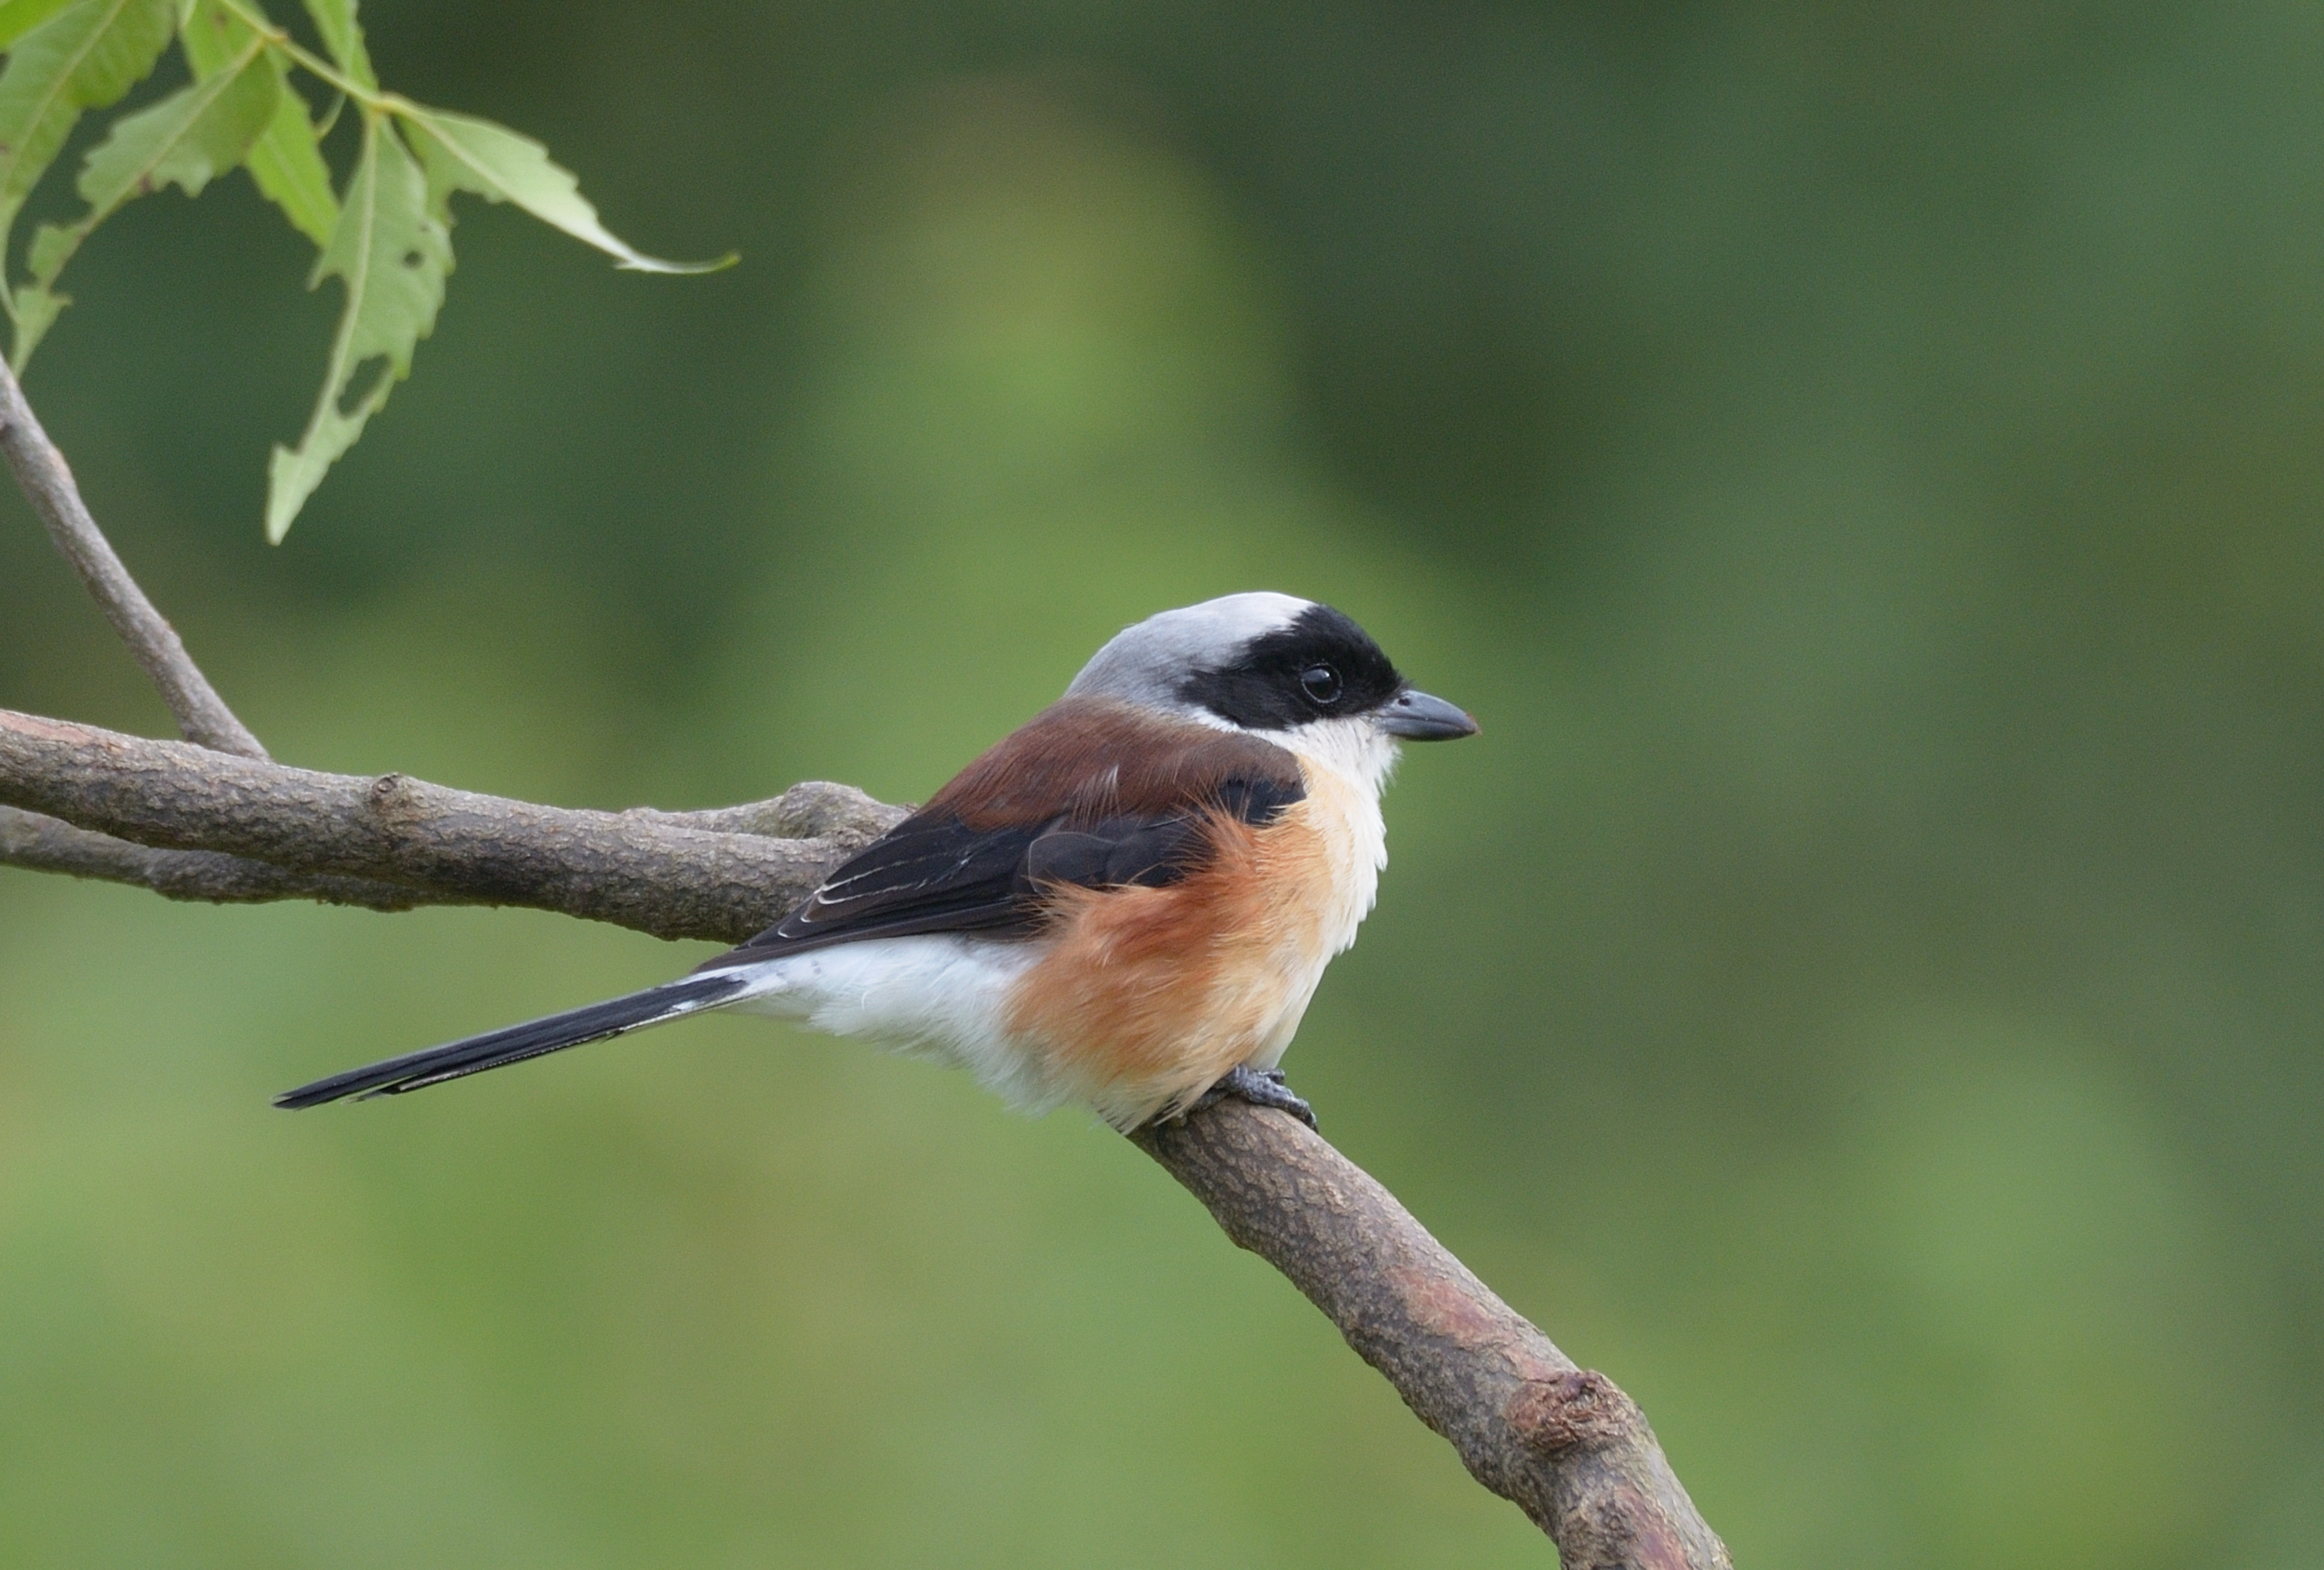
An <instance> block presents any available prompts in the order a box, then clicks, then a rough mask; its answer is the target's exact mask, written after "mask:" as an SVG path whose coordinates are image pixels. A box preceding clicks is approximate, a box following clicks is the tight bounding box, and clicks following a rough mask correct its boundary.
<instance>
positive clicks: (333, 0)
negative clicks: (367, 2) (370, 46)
mask: <svg viewBox="0 0 2324 1570" xmlns="http://www.w3.org/2000/svg"><path fill="white" fill-rule="evenodd" d="M307 14H308V15H309V16H311V17H313V18H314V19H315V31H316V32H319V33H321V34H322V35H323V47H324V48H325V49H327V50H328V51H331V58H332V59H333V60H337V61H338V62H339V69H341V70H343V71H345V72H346V73H347V75H348V76H350V77H352V78H355V81H356V82H358V83H360V84H361V85H362V86H364V87H366V88H374V89H376V88H378V87H379V78H377V77H375V76H374V75H372V69H371V54H370V52H369V51H366V50H365V49H364V36H363V28H362V27H361V26H360V25H358V24H357V23H356V22H355V0H307Z"/></svg>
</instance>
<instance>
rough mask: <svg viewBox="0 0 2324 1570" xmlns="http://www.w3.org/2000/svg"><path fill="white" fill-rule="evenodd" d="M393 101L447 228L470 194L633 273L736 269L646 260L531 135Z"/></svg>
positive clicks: (722, 263) (723, 262)
mask: <svg viewBox="0 0 2324 1570" xmlns="http://www.w3.org/2000/svg"><path fill="white" fill-rule="evenodd" d="M392 104H393V106H394V109H395V112H396V114H397V115H400V116H401V118H402V120H403V124H404V125H405V126H406V127H408V128H409V130H410V134H411V143H412V146H413V148H414V150H416V151H417V152H419V154H420V162H421V163H422V164H423V165H424V166H425V167H426V169H427V171H428V203H429V210H430V211H432V212H434V213H435V214H436V215H437V216H438V217H440V218H443V219H445V220H446V221H447V222H449V221H450V216H451V215H450V211H449V208H448V207H447V202H448V199H449V198H450V196H451V194H452V192H454V191H456V190H465V191H472V192H474V193H475V194H476V195H477V196H481V197H483V198H484V199H487V200H489V201H496V202H503V201H504V202H511V203H513V204H514V205H516V206H517V207H520V208H523V209H524V210H525V211H526V212H528V213H530V214H531V215H532V216H533V217H536V218H539V220H540V221H541V222H543V223H545V224H549V225H551V226H555V227H557V228H559V229H562V230H564V231H565V232H566V233H567V234H568V235H572V236H573V237H574V238H575V239H576V240H580V241H582V242H584V243H586V244H587V245H595V247H596V248H597V249H598V250H600V251H603V252H604V253H605V254H607V255H608V256H611V257H613V260H614V261H615V262H617V263H620V264H621V265H622V266H623V267H627V268H630V269H632V270H633V271H635V272H716V271H717V270H718V269H719V268H721V267H731V266H733V264H734V261H735V258H734V257H733V255H731V254H729V255H725V256H722V257H720V258H718V259H717V260H716V261H715V262H665V261H663V260H661V259H660V258H659V257H658V256H649V255H646V254H644V253H643V252H641V251H638V250H636V249H634V248H632V246H631V245H630V244H629V243H628V242H627V241H625V240H623V239H622V238H620V237H619V236H618V235H614V234H613V233H612V232H611V231H610V230H608V229H607V228H606V227H605V226H604V224H602V223H600V222H598V220H597V209H596V208H594V207H592V206H591V205H590V204H589V200H588V199H587V198H586V197H584V196H583V195H582V194H581V182H580V181H579V180H576V178H575V177H574V176H573V174H572V172H571V171H569V170H566V169H562V168H560V167H558V165H557V164H555V163H553V162H550V161H549V149H548V148H546V147H544V146H542V145H541V144H540V143H538V142H535V141H534V140H533V139H532V138H531V137H530V136H521V135H519V134H517V133H515V132H513V131H512V130H510V129H509V128H508V127H507V126H505V125H494V124H493V123H492V122H491V121H490V120H479V119H477V118H476V117H475V116H474V115H455V114H452V113H451V112H449V111H448V110H444V109H428V108H422V107H421V106H420V105H418V104H413V103H410V102H408V101H406V100H403V99H401V98H398V99H393V100H392Z"/></svg>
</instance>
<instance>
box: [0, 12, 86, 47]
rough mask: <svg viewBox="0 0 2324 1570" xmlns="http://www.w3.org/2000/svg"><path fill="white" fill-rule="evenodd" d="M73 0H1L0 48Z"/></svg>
mask: <svg viewBox="0 0 2324 1570" xmlns="http://www.w3.org/2000/svg"><path fill="white" fill-rule="evenodd" d="M71 4H72V0H0V49H6V48H7V47H8V46H9V45H10V44H12V43H14V42H16V41H17V40H18V39H20V38H22V37H23V36H24V34H26V33H28V32H32V29H34V28H35V27H38V26H39V25H40V24H41V23H43V22H46V21H47V20H48V19H49V18H50V17H51V16H54V15H55V14H57V13H58V12H60V11H62V10H63V9H64V8H65V7H66V6H67V5H71Z"/></svg>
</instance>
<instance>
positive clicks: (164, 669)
mask: <svg viewBox="0 0 2324 1570" xmlns="http://www.w3.org/2000/svg"><path fill="white" fill-rule="evenodd" d="M0 457H5V458H6V459H7V460H8V466H9V468H10V469H12V470H14V473H15V476H16V484H17V485H21V486H23V491H24V495H25V496H26V498H27V499H28V500H30V501H31V502H32V511H34V512H35V513H39V514H40V515H41V522H42V523H43V524H45V525H46V526H47V528H48V531H49V539H50V540H52V541H53V542H54V543H55V545H56V548H57V550H59V551H60V552H61V553H62V554H63V556H64V559H66V560H67V561H69V562H70V563H71V564H72V569H73V571H75V572H76V573H78V574H79V575H80V581H81V583H82V585H83V586H86V587H87V588H88V592H89V593H90V594H91V595H93V596H96V599H97V605H99V606H101V607H102V608H103V609H104V611H105V616H106V620H107V621H109V622H111V623H113V630H114V631H115V632H116V633H120V634H121V641H122V642H124V643H126V644H128V645H129V652H130V653H131V654H132V655H134V656H135V658H136V660H137V663H138V664H140V665H142V666H143V667H144V668H145V674H146V675H147V676H149V677H151V678H152V680H153V685H154V686H155V687H157V688H160V689H161V701H162V702H164V703H166V704H168V705H169V706H170V713H171V716H173V717H174V718H175V719H176V720H177V722H178V729H179V730H180V732H181V733H183V734H184V735H185V738H186V739H187V740H188V741H189V742H197V743H200V744H201V745H203V746H205V747H213V748H216V749H217V750H218V751H219V752H223V753H239V754H241V755H242V756H244V757H245V758H263V757H265V756H266V749H265V748H264V747H263V746H260V745H259V744H258V738H257V737H256V736H254V735H253V734H251V733H250V730H249V728H248V727H247V726H245V725H244V724H243V723H242V721H240V720H239V719H236V718H235V714H234V711H233V710H232V709H230V708H228V707H226V700H225V699H224V698H222V697H219V696H218V695H217V688H213V687H211V686H210V684H209V679H208V677H206V676H204V675H203V674H202V673H201V669H200V668H199V667H198V666H197V665H196V664H195V663H194V661H193V657H192V656H191V655H189V654H188V653H187V652H186V646H185V644H184V643H183V642H180V639H179V637H178V630H177V629H176V628H175V627H172V626H171V625H170V623H169V622H168V621H167V620H165V619H164V618H163V616H162V614H161V612H159V611H157V610H155V609H154V608H153V602H152V601H151V600H149V599H147V598H146V597H145V591H144V590H143V589H142V588H139V587H138V586H137V580H136V579H135V578H133V577H130V576H129V569H128V568H125V567H124V566H123V565H122V564H121V558H120V557H118V556H116V555H115V554H114V550H113V547H112V546H111V545H110V544H109V543H107V542H106V538H105V536H104V534H103V533H102V532H100V531H98V529H97V520H96V519H94V518H92V517H90V516H89V512H88V504H87V503H84V502H83V501H82V500H81V499H80V487H79V486H78V485H75V484H74V483H73V476H72V469H71V468H70V467H69V466H68V465H67V464H66V463H65V455H64V454H62V453H60V452H59V451H58V450H57V447H56V444H55V443H54V442H52V441H51V440H50V439H49V433H48V432H47V431H46V430H44V429H42V428H41V422H40V420H39V419H38V417H36V416H35V415H34V414H33V413H32V405H31V404H30V403H27V402H25V401H24V390H23V387H21V386H19V385H18V384H17V382H16V374H15V373H14V371H11V370H10V369H9V368H8V366H7V365H6V363H5V361H0Z"/></svg>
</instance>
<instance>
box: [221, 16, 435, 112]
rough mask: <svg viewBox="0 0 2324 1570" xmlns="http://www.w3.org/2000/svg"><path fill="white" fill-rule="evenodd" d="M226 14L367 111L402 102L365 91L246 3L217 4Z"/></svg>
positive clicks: (353, 80)
mask: <svg viewBox="0 0 2324 1570" xmlns="http://www.w3.org/2000/svg"><path fill="white" fill-rule="evenodd" d="M217 3H218V5H220V6H221V7H222V8H223V9H225V10H227V11H231V12H232V13H234V14H235V15H236V16H238V17H240V18H241V19H242V22H243V24H244V26H246V27H248V28H249V29H250V30H251V31H252V32H255V33H256V34H258V36H259V37H260V38H262V39H264V40H265V41H266V45H267V47H268V48H270V49H272V50H274V51H277V52H278V53H280V54H281V56H282V57H283V58H284V59H285V60H289V61H290V62H291V64H292V65H295V66H297V67H298V68H299V69H300V70H303V71H305V72H307V73H308V74H309V76H313V77H318V78H321V79H322V80H323V81H324V82H326V83H327V84H328V85H329V86H331V87H332V88H336V89H337V91H338V92H339V93H341V94H342V95H344V96H345V97H350V98H353V99H354V100H355V102H357V103H359V104H361V105H363V106H364V107H365V108H367V109H375V110H392V109H393V108H394V107H395V106H396V105H397V104H398V103H400V102H401V101H402V100H401V99H400V98H398V97H397V96H396V95H395V94H393V93H383V92H381V91H380V90H379V89H377V88H366V87H364V85H363V84H362V83H361V82H358V81H356V80H355V78H353V77H350V76H348V75H347V74H346V72H345V71H342V70H341V69H339V68H338V67H337V66H335V65H333V64H332V63H331V62H330V61H329V60H325V59H324V58H323V57H322V56H321V55H319V54H317V53H316V52H315V51H313V50H311V49H309V48H308V47H307V46H306V45H304V44H302V43H300V42H299V41H298V40H297V39H295V38H293V37H291V34H290V32H289V30H287V29H285V28H281V27H277V26H275V25H274V23H272V22H270V21H268V20H267V19H266V15H265V14H264V13H263V12H261V11H256V10H254V9H252V8H251V7H250V6H249V5H245V4H244V0H217Z"/></svg>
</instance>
